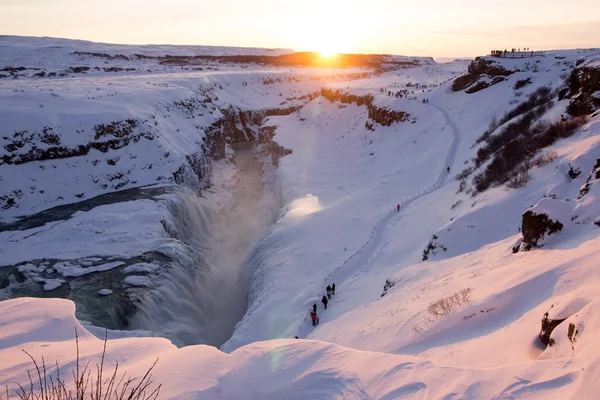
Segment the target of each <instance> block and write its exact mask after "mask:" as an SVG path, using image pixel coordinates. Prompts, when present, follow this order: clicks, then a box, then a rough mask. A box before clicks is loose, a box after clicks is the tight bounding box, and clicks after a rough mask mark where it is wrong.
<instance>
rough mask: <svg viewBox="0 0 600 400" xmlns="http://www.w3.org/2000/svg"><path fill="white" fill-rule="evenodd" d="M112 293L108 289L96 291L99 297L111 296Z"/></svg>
mask: <svg viewBox="0 0 600 400" xmlns="http://www.w3.org/2000/svg"><path fill="white" fill-rule="evenodd" d="M112 292H113V291H112V290H110V289H100V290H98V294H99V295H100V296H108V295H109V294H112Z"/></svg>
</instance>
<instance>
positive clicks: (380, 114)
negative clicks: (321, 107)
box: [321, 88, 410, 126]
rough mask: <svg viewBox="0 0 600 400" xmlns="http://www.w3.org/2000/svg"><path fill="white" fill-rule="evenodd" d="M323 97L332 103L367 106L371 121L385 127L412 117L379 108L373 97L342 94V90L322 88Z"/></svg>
mask: <svg viewBox="0 0 600 400" xmlns="http://www.w3.org/2000/svg"><path fill="white" fill-rule="evenodd" d="M321 96H323V97H324V98H326V99H327V100H329V101H330V102H332V103H333V102H335V101H339V102H340V103H345V104H356V105H357V106H364V105H366V106H367V109H368V112H369V114H368V115H369V119H371V120H373V121H374V122H377V123H378V124H381V125H383V126H390V125H391V124H393V123H394V122H403V121H406V120H407V119H408V117H409V116H410V114H409V113H407V112H404V111H395V110H390V109H387V108H384V107H378V106H376V105H374V104H373V99H374V98H373V96H372V95H370V94H369V95H366V96H357V95H354V94H349V93H345V92H342V91H341V90H339V89H337V90H333V89H330V88H322V89H321Z"/></svg>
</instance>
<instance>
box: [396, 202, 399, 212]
mask: <svg viewBox="0 0 600 400" xmlns="http://www.w3.org/2000/svg"><path fill="white" fill-rule="evenodd" d="M396 209H398V212H400V204H398V205H397V206H396Z"/></svg>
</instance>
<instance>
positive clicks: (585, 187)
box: [577, 158, 600, 199]
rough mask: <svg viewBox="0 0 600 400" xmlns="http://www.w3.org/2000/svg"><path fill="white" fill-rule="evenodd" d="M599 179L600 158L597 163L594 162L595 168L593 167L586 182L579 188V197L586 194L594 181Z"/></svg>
mask: <svg viewBox="0 0 600 400" xmlns="http://www.w3.org/2000/svg"><path fill="white" fill-rule="evenodd" d="M579 173H581V170H579ZM598 179H600V158H598V159H596V164H594V168H592V171H591V172H590V175H589V176H588V178H587V179H586V181H585V184H584V185H583V186H582V187H581V188H580V189H579V197H577V198H578V199H580V198H582V197H583V196H585V195H586V194H587V193H588V192H589V191H590V188H591V187H592V185H593V184H594V183H595V182H594V181H596V180H598Z"/></svg>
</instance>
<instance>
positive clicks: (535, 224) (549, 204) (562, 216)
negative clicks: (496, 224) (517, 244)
mask: <svg viewBox="0 0 600 400" xmlns="http://www.w3.org/2000/svg"><path fill="white" fill-rule="evenodd" d="M571 215H572V207H571V205H570V204H569V203H567V202H565V201H560V200H555V199H552V198H549V197H548V198H544V199H542V200H540V201H539V203H537V204H536V205H535V206H533V207H531V208H530V209H528V210H527V211H525V213H523V221H522V230H523V245H522V247H523V249H524V250H531V249H533V248H536V247H538V246H539V245H540V243H539V241H540V240H541V239H543V238H544V237H545V236H547V235H551V234H553V233H557V232H560V231H561V230H562V229H563V227H564V225H565V224H566V223H567V222H568V221H570V220H571Z"/></svg>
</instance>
